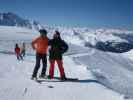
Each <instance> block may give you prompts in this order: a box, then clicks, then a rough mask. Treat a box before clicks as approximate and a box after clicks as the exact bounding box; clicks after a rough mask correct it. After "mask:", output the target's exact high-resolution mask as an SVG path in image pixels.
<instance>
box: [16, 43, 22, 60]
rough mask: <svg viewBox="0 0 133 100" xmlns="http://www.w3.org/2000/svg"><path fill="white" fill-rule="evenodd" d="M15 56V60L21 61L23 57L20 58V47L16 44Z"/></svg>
mask: <svg viewBox="0 0 133 100" xmlns="http://www.w3.org/2000/svg"><path fill="white" fill-rule="evenodd" d="M14 51H15V55H16V56H17V59H18V60H23V57H22V56H21V53H20V47H19V46H18V44H17V43H16V45H15V50H14Z"/></svg>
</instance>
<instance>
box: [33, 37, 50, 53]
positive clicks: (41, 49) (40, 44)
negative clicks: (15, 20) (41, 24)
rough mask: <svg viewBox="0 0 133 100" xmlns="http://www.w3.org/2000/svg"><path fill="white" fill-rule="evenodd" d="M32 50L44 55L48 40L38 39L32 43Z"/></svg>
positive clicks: (45, 38)
mask: <svg viewBox="0 0 133 100" xmlns="http://www.w3.org/2000/svg"><path fill="white" fill-rule="evenodd" d="M32 48H33V49H35V50H36V52H37V53H40V54H46V53H47V48H48V38H47V37H42V36H40V37H38V38H36V39H35V40H33V41H32Z"/></svg>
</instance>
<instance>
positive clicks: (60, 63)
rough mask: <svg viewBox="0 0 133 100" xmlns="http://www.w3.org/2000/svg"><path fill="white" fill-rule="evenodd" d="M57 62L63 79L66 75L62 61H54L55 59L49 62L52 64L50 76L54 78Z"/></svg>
mask: <svg viewBox="0 0 133 100" xmlns="http://www.w3.org/2000/svg"><path fill="white" fill-rule="evenodd" d="M55 61H56V62H57V64H58V68H59V71H60V77H63V76H64V75H65V73H64V68H63V62H62V60H53V59H52V60H49V62H50V70H49V75H50V77H51V78H53V77H54V65H55Z"/></svg>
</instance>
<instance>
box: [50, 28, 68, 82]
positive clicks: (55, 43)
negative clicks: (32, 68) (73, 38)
mask: <svg viewBox="0 0 133 100" xmlns="http://www.w3.org/2000/svg"><path fill="white" fill-rule="evenodd" d="M49 46H50V49H49V62H50V69H49V76H48V78H49V79H52V78H54V65H55V61H56V62H57V64H58V68H59V71H60V79H61V80H66V79H67V78H66V76H65V73H64V68H63V61H62V55H63V54H64V53H65V52H66V51H67V50H68V45H67V44H66V43H65V41H64V40H62V39H61V36H60V33H59V32H58V31H55V33H54V36H53V39H52V40H49Z"/></svg>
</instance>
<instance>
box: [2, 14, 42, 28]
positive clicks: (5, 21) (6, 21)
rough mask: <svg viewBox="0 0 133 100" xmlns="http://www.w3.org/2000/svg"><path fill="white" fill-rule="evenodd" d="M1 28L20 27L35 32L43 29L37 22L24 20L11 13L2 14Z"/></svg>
mask: <svg viewBox="0 0 133 100" xmlns="http://www.w3.org/2000/svg"><path fill="white" fill-rule="evenodd" d="M0 26H18V27H26V28H29V29H35V30H39V29H40V28H42V27H43V26H42V25H41V24H40V23H39V22H37V21H30V20H28V19H24V18H22V17H20V16H18V15H17V14H14V13H11V12H7V13H0Z"/></svg>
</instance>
